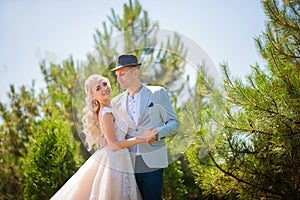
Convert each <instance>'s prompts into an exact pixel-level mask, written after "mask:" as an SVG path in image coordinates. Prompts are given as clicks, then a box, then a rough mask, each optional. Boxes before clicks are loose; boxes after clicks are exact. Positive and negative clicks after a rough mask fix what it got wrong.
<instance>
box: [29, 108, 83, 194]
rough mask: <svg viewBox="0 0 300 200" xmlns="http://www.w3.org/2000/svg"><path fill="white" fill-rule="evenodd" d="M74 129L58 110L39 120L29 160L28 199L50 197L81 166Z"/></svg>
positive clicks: (30, 148)
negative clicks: (75, 144) (75, 152)
mask: <svg viewBox="0 0 300 200" xmlns="http://www.w3.org/2000/svg"><path fill="white" fill-rule="evenodd" d="M70 132H71V129H70V126H69V125H68V123H67V121H66V120H64V118H63V117H62V116H61V115H60V114H57V113H53V116H52V118H46V119H44V120H41V121H40V122H39V124H38V125H37V127H36V130H35V131H34V137H32V138H36V139H33V140H34V141H32V146H31V147H29V152H28V156H27V160H26V168H25V176H26V184H25V189H24V198H25V199H50V198H51V197H52V196H53V194H54V193H55V192H56V191H57V189H58V188H60V187H61V186H62V185H63V184H64V183H65V182H66V180H67V179H68V178H69V177H70V176H71V175H73V173H74V172H75V170H76V169H77V168H76V162H75V160H74V158H75V156H74V146H73V145H72V143H71V141H70V139H71V138H70ZM71 135H72V134H71Z"/></svg>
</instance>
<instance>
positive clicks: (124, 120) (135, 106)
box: [51, 54, 179, 200]
mask: <svg viewBox="0 0 300 200" xmlns="http://www.w3.org/2000/svg"><path fill="white" fill-rule="evenodd" d="M140 66H141V63H139V62H138V60H137V58H136V56H135V55H132V54H125V55H121V56H119V57H118V60H117V66H116V67H115V68H114V69H113V71H114V72H115V74H116V76H117V81H118V83H119V84H120V87H121V88H122V89H125V91H124V92H123V93H121V94H119V95H118V96H116V97H114V98H113V99H112V100H111V86H110V82H109V80H108V79H107V78H106V77H103V76H101V75H97V74H93V75H91V76H89V77H88V79H87V80H86V82H85V91H86V95H87V97H86V106H85V108H84V116H83V120H82V121H83V127H84V130H83V132H84V133H85V136H86V137H85V142H86V143H87V144H88V147H89V148H92V146H93V145H97V146H98V150H97V151H96V152H95V153H94V154H93V155H92V156H91V157H90V158H89V159H88V160H87V161H86V162H85V163H84V164H83V165H82V166H81V167H80V168H79V170H78V171H77V172H76V173H75V174H74V175H73V176H72V177H71V178H70V179H69V180H68V181H67V182H66V183H65V184H64V185H63V186H62V187H61V188H60V190H58V191H57V192H56V194H55V195H54V196H53V197H52V198H51V199H81V200H85V199H98V200H102V199H103V200H122V199H133V200H135V199H144V200H147V199H149V200H150V199H151V200H156V199H162V188H163V169H164V168H166V167H167V166H168V157H167V148H166V142H165V138H166V137H168V136H171V135H174V134H176V132H177V130H178V128H179V121H178V118H177V116H176V114H175V111H174V109H173V107H172V104H171V102H170V99H169V96H168V94H167V92H166V90H165V89H164V88H163V87H160V86H147V85H145V84H143V83H142V82H141V80H140Z"/></svg>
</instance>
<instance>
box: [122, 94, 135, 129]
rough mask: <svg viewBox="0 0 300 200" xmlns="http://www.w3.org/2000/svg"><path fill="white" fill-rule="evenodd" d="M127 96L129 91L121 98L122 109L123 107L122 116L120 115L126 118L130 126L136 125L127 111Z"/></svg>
mask: <svg viewBox="0 0 300 200" xmlns="http://www.w3.org/2000/svg"><path fill="white" fill-rule="evenodd" d="M127 96H128V93H127V92H125V93H124V95H123V97H122V99H121V107H120V109H121V114H122V116H120V117H121V118H123V120H125V121H126V122H127V123H128V125H129V126H130V127H134V126H135V125H134V123H133V121H132V119H131V117H130V115H129V113H128V111H127Z"/></svg>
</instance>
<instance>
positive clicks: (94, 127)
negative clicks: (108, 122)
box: [82, 74, 109, 151]
mask: <svg viewBox="0 0 300 200" xmlns="http://www.w3.org/2000/svg"><path fill="white" fill-rule="evenodd" d="M104 80H105V81H107V82H108V83H109V81H108V79H107V78H105V77H103V76H101V75H98V74H93V75H91V76H89V77H88V78H87V80H86V81H85V84H84V86H85V93H86V98H85V103H86V105H85V107H84V108H83V117H82V123H83V133H84V134H85V143H86V144H87V148H88V150H89V151H90V150H91V149H92V148H93V145H94V144H96V145H99V144H98V141H99V140H100V139H101V137H102V138H103V137H104V136H103V132H102V130H101V128H100V124H99V119H98V115H99V111H100V109H101V108H100V104H99V102H98V101H97V100H95V99H94V97H93V95H94V91H95V88H96V84H97V83H99V82H102V81H104Z"/></svg>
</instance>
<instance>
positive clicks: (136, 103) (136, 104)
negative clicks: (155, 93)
mask: <svg viewBox="0 0 300 200" xmlns="http://www.w3.org/2000/svg"><path fill="white" fill-rule="evenodd" d="M141 91H142V90H141ZM141 91H140V92H138V93H136V94H134V95H133V96H129V95H128V96H127V111H128V113H129V115H130V117H131V119H132V121H133V122H134V124H135V125H137V123H138V120H139V117H140V107H141V93H142V92H141ZM136 154H137V155H139V154H140V150H139V145H138V144H137V147H136Z"/></svg>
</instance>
